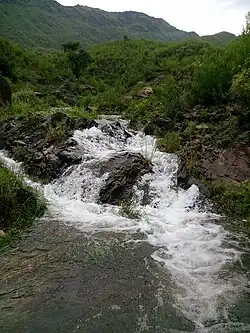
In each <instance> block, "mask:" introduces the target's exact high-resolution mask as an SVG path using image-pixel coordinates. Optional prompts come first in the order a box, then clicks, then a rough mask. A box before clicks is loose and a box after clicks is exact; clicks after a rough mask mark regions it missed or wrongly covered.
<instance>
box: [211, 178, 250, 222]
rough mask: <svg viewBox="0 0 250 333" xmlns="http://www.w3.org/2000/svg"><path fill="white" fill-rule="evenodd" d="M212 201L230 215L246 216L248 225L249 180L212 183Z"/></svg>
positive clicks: (249, 212)
mask: <svg viewBox="0 0 250 333" xmlns="http://www.w3.org/2000/svg"><path fill="white" fill-rule="evenodd" d="M212 195H213V199H214V201H215V202H216V203H217V204H218V205H219V206H220V208H221V209H222V211H223V212H226V213H228V214H230V215H231V216H237V217H242V218H246V219H247V220H248V221H249V227H250V181H249V180H248V181H245V182H241V183H237V182H235V183H232V182H230V183H228V182H226V181H217V182H214V183H213V185H212Z"/></svg>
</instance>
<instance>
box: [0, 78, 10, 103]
mask: <svg viewBox="0 0 250 333" xmlns="http://www.w3.org/2000/svg"><path fill="white" fill-rule="evenodd" d="M11 97H12V93H11V88H10V85H9V83H8V81H7V80H6V79H5V78H4V77H2V76H1V75H0V107H3V106H7V105H8V104H11Z"/></svg>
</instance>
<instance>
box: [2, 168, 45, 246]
mask: <svg viewBox="0 0 250 333" xmlns="http://www.w3.org/2000/svg"><path fill="white" fill-rule="evenodd" d="M45 209H46V205H45V202H44V201H43V199H42V198H41V197H40V196H39V194H38V193H37V192H36V191H35V190H34V189H32V188H30V187H28V186H26V185H25V184H24V182H23V181H22V180H21V179H19V178H18V177H17V176H16V175H15V174H14V173H13V172H12V171H10V170H8V169H6V168H5V167H3V166H1V165H0V211H1V216H0V229H1V230H3V231H4V232H5V233H6V235H5V236H3V237H0V247H1V246H5V245H8V244H10V243H11V242H12V241H13V240H14V239H17V238H18V237H19V236H20V235H21V232H22V231H23V230H24V229H25V228H27V227H28V226H30V225H31V224H32V222H33V221H34V220H35V219H36V218H37V217H41V216H42V215H43V214H44V212H45Z"/></svg>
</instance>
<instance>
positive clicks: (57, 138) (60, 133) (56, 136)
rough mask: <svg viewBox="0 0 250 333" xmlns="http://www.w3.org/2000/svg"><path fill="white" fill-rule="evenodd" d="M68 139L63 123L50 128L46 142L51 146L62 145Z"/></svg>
mask: <svg viewBox="0 0 250 333" xmlns="http://www.w3.org/2000/svg"><path fill="white" fill-rule="evenodd" d="M67 137H68V136H67V130H66V125H65V124H64V123H63V122H59V123H58V124H57V125H56V126H55V127H54V126H49V127H48V129H47V133H46V137H45V140H46V141H47V142H49V143H50V144H52V143H60V142H63V141H64V140H66V139H67Z"/></svg>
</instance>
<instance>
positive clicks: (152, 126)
mask: <svg viewBox="0 0 250 333" xmlns="http://www.w3.org/2000/svg"><path fill="white" fill-rule="evenodd" d="M172 129H173V122H172V120H171V119H170V118H161V117H157V118H155V119H154V120H152V121H150V122H148V123H147V124H146V125H145V127H144V133H145V134H146V135H155V134H159V133H166V132H168V131H171V130H172Z"/></svg>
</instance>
